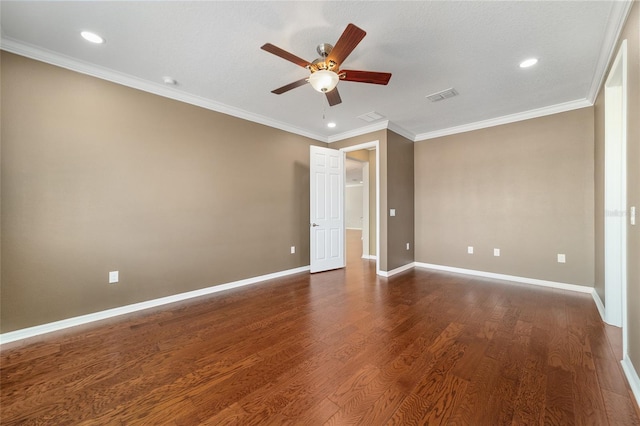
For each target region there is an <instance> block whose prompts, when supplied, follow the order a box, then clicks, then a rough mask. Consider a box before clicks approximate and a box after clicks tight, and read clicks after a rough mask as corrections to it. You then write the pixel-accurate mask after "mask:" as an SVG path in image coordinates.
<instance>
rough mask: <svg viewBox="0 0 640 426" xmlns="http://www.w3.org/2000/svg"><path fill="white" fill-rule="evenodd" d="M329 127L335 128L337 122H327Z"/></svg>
mask: <svg viewBox="0 0 640 426" xmlns="http://www.w3.org/2000/svg"><path fill="white" fill-rule="evenodd" d="M327 127H329V128H331V129H333V128H334V127H336V123H334V122H333V121H331V122H329V123H327Z"/></svg>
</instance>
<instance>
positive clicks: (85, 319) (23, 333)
mask: <svg viewBox="0 0 640 426" xmlns="http://www.w3.org/2000/svg"><path fill="white" fill-rule="evenodd" d="M308 270H309V266H302V267H300V268H294V269H289V270H286V271H280V272H274V273H272V274H266V275H261V276H258V277H253V278H247V279H244V280H239V281H234V282H231V283H226V284H220V285H216V286H212V287H207V288H203V289H200V290H194V291H188V292H186V293H180V294H174V295H173V296H167V297H161V298H159V299H153V300H147V301H146V302H140V303H134V304H132V305H126V306H120V307H117V308H113V309H107V310H106V311H100V312H94V313H91V314H87V315H81V316H78V317H73V318H67V319H64V320H60V321H55V322H51V323H48V324H42V325H37V326H34V327H29V328H23V329H21V330H15V331H10V332H8V333H3V334H0V345H2V344H4V343H10V342H15V341H16V340H22V339H26V338H29V337H34V336H38V335H41V334H45V333H51V332H53V331H59V330H64V329H65V328H69V327H75V326H77V325H82V324H88V323H91V322H94V321H100V320H103V319H107V318H112V317H116V316H119V315H124V314H129V313H132V312H137V311H141V310H144V309H149V308H154V307H156V306H161V305H166V304H169V303H174V302H179V301H182V300H186V299H192V298H194V297H199V296H204V295H207V294H212V293H217V292H220V291H224V290H230V289H232V288H237V287H243V286H246V285H251V284H256V283H259V282H262V281H267V280H272V279H274V278H280V277H285V276H287V275H292V274H298V273H300V272H305V271H308Z"/></svg>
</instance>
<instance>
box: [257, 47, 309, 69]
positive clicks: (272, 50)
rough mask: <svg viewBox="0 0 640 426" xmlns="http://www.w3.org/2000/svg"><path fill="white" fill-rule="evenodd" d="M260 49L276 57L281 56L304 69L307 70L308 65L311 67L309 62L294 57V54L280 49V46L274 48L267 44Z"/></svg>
mask: <svg viewBox="0 0 640 426" xmlns="http://www.w3.org/2000/svg"><path fill="white" fill-rule="evenodd" d="M260 49H262V50H265V51H267V52H269V53H273V54H274V55H276V56H279V57H281V58H282V59H286V60H287V61H289V62H293V63H294V64H296V65H299V66H301V67H302V68H306V67H307V66H308V65H311V63H310V62H309V61H305V60H304V59H302V58H300V57H298V56H296V55H294V54H293V53H289V52H287V51H286V50H283V49H280V48H279V47H278V46H274V45H273V44H271V43H267V44H265V45H264V46H262V47H261V48H260Z"/></svg>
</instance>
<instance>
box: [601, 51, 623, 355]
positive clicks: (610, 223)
mask: <svg viewBox="0 0 640 426" xmlns="http://www.w3.org/2000/svg"><path fill="white" fill-rule="evenodd" d="M604 96H605V108H604V109H605V126H604V127H605V130H604V132H605V158H604V210H605V211H604V221H605V223H604V253H605V259H604V270H605V303H604V305H605V321H606V322H607V323H609V324H612V325H615V326H618V327H622V352H623V356H626V354H627V351H628V349H627V343H628V338H627V214H626V213H627V40H623V41H622V43H621V45H620V49H619V50H618V53H617V54H616V58H615V60H614V62H613V65H612V66H611V69H610V71H609V74H608V76H607V79H606V82H605V85H604ZM617 277H619V279H618V278H617Z"/></svg>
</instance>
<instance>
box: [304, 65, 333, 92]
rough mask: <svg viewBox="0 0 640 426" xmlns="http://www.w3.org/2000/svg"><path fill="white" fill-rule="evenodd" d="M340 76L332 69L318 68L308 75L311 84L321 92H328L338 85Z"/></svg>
mask: <svg viewBox="0 0 640 426" xmlns="http://www.w3.org/2000/svg"><path fill="white" fill-rule="evenodd" d="M338 81H340V77H338V74H336V73H335V72H333V71H329V70H319V71H316V72H314V73H312V74H311V75H310V76H309V83H310V84H311V86H312V87H313V88H314V89H315V90H317V91H318V92H321V93H326V92H330V91H332V90H333V89H335V87H336V86H337V85H338Z"/></svg>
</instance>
